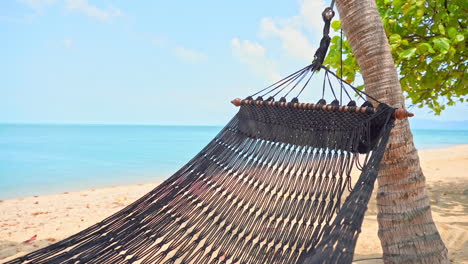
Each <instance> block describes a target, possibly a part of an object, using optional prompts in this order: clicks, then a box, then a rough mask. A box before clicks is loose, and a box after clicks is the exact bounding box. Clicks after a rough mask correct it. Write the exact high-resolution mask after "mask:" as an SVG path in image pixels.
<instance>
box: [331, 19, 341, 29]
mask: <svg viewBox="0 0 468 264" xmlns="http://www.w3.org/2000/svg"><path fill="white" fill-rule="evenodd" d="M331 27H332V28H333V30H335V31H339V30H340V28H341V21H340V20H333V21H332V22H331Z"/></svg>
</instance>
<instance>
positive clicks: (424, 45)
mask: <svg viewBox="0 0 468 264" xmlns="http://www.w3.org/2000/svg"><path fill="white" fill-rule="evenodd" d="M418 50H419V51H420V52H421V53H426V52H429V53H434V52H435V50H434V49H433V48H432V46H431V44H429V43H426V42H425V43H419V44H418Z"/></svg>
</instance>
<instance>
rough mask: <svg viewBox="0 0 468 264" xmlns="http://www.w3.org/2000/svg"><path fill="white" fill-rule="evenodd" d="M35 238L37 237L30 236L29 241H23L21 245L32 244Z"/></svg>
mask: <svg viewBox="0 0 468 264" xmlns="http://www.w3.org/2000/svg"><path fill="white" fill-rule="evenodd" d="M36 238H37V235H34V236H32V237H31V238H30V239H28V240H25V241H23V242H22V243H23V244H28V243H31V242H33V241H34V240H36Z"/></svg>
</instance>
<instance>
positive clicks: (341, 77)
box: [340, 28, 343, 104]
mask: <svg viewBox="0 0 468 264" xmlns="http://www.w3.org/2000/svg"><path fill="white" fill-rule="evenodd" d="M342 103H343V29H341V28H340V104H342Z"/></svg>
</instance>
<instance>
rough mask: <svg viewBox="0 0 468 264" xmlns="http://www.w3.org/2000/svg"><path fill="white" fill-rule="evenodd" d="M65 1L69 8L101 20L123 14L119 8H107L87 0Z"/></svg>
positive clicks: (107, 19)
mask: <svg viewBox="0 0 468 264" xmlns="http://www.w3.org/2000/svg"><path fill="white" fill-rule="evenodd" d="M65 3H66V6H67V8H68V9H70V10H76V11H78V12H81V13H83V14H84V15H87V16H89V17H92V18H96V19H98V20H101V21H109V20H110V19H112V18H114V17H119V16H122V12H121V11H120V10H119V9H116V8H108V9H107V10H105V9H102V8H98V7H96V6H94V5H91V4H90V3H88V1H87V0H66V1H65Z"/></svg>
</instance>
